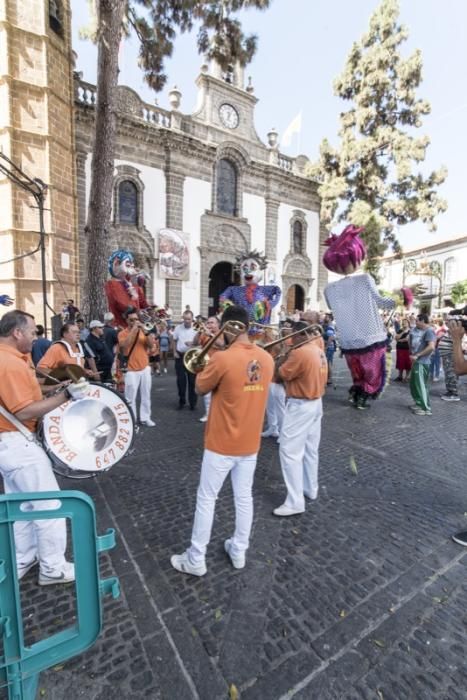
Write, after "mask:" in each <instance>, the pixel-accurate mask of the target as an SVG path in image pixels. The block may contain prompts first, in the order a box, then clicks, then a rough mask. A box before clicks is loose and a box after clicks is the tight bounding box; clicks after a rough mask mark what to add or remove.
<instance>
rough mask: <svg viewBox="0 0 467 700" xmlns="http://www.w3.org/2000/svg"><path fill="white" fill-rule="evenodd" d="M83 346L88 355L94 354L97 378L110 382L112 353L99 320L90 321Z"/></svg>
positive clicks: (106, 382)
mask: <svg viewBox="0 0 467 700" xmlns="http://www.w3.org/2000/svg"><path fill="white" fill-rule="evenodd" d="M84 347H85V349H86V350H87V351H88V353H89V354H90V355H94V360H95V363H96V368H97V371H98V373H99V380H98V381H101V382H104V383H105V384H110V383H111V382H112V365H113V361H114V356H113V353H112V352H111V351H110V350H109V348H108V346H107V344H106V342H105V339H104V324H103V323H101V322H100V321H91V323H90V324H89V335H88V337H87V338H86V340H85V342H84Z"/></svg>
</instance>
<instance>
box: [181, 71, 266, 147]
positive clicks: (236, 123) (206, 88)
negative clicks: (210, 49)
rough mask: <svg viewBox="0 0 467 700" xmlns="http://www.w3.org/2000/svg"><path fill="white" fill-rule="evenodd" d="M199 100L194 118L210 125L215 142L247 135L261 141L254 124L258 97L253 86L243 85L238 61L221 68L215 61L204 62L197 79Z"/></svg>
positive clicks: (242, 137)
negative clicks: (225, 68)
mask: <svg viewBox="0 0 467 700" xmlns="http://www.w3.org/2000/svg"><path fill="white" fill-rule="evenodd" d="M196 84H197V86H198V89H199V92H198V104H197V106H196V109H195V112H194V114H192V119H193V121H194V122H202V123H203V124H204V125H207V126H208V127H209V138H210V140H212V141H214V142H221V141H224V140H225V139H226V138H229V139H233V140H235V139H237V138H238V139H242V140H243V139H247V140H248V141H253V142H254V143H257V144H261V145H264V144H262V142H261V141H260V139H259V137H258V134H257V133H256V130H255V126H254V108H255V105H256V103H257V101H258V100H257V98H256V97H255V96H254V95H253V87H252V86H251V84H249V85H248V86H247V87H246V88H245V87H244V70H243V68H242V67H241V66H240V65H238V64H237V65H236V66H235V67H233V68H232V70H230V71H227V72H225V71H222V69H221V67H220V66H219V64H218V63H216V62H215V61H211V62H210V64H209V66H208V65H207V64H204V65H203V66H202V67H201V73H200V75H199V76H198V79H197V81H196Z"/></svg>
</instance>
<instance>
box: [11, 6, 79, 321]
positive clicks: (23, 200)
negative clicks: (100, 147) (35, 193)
mask: <svg viewBox="0 0 467 700" xmlns="http://www.w3.org/2000/svg"><path fill="white" fill-rule="evenodd" d="M72 55H73V54H72V48H71V10H70V2H69V0H0V151H1V152H3V154H4V155H5V156H7V157H8V158H9V159H10V160H11V161H12V162H13V163H14V164H15V165H16V166H17V167H19V168H20V169H21V170H22V171H23V172H24V173H25V174H26V175H27V176H28V177H29V178H31V179H32V180H34V179H38V180H40V181H42V183H45V184H46V185H47V188H48V189H47V195H46V198H45V212H44V227H43V228H44V231H45V235H44V241H45V279H46V284H45V288H46V294H47V301H48V305H49V307H50V308H49V310H48V312H47V316H48V318H47V324H46V325H47V326H48V327H49V328H50V316H51V315H52V310H51V309H54V310H55V311H56V312H57V313H58V312H59V311H60V309H61V307H62V303H63V301H64V300H65V299H68V298H72V299H74V301H75V303H76V302H78V301H79V300H78V299H77V295H78V291H77V290H78V284H77V282H78V267H77V266H78V256H77V197H76V178H75V165H74V132H73V104H74V94H73V78H72V71H73V59H72ZM2 162H3V164H5V161H2ZM0 212H1V217H0V263H4V261H5V260H8V261H9V260H12V262H7V263H6V264H0V290H1V292H2V293H7V294H9V295H10V296H11V297H13V298H14V299H15V305H14V308H18V309H22V310H24V311H27V312H29V313H32V314H34V316H35V318H36V322H37V323H44V318H43V312H42V308H43V275H42V265H41V254H40V251H39V250H38V251H37V252H33V251H34V250H35V249H36V248H38V246H39V245H40V238H41V237H40V235H39V231H40V225H39V211H38V210H37V208H35V201H34V198H33V197H32V196H31V195H30V194H28V193H27V192H25V191H24V190H22V189H21V188H20V187H18V186H17V185H16V184H15V183H13V182H12V181H11V180H10V179H9V178H8V177H6V176H5V174H4V173H2V172H1V171H0ZM44 325H45V324H44Z"/></svg>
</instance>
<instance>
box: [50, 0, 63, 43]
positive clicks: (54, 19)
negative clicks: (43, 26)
mask: <svg viewBox="0 0 467 700" xmlns="http://www.w3.org/2000/svg"><path fill="white" fill-rule="evenodd" d="M52 3H53V4H54V5H55V9H56V15H53V14H52V13H51V5H52ZM47 16H48V20H49V27H50V29H51V30H52V31H53V32H55V34H56V35H57V36H59V37H60V38H61V39H63V38H64V36H65V28H64V16H65V12H64V6H63V0H48V3H47Z"/></svg>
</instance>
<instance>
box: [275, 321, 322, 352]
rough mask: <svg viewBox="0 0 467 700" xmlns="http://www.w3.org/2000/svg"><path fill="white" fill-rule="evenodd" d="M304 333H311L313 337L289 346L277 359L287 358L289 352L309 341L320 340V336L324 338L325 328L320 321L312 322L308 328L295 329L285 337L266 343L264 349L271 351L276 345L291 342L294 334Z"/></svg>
mask: <svg viewBox="0 0 467 700" xmlns="http://www.w3.org/2000/svg"><path fill="white" fill-rule="evenodd" d="M303 333H305V334H307V333H311V338H310V337H307V338H306V340H302V342H301V343H296V344H293V345H291V346H290V347H289V348H287V349H286V350H284V351H283V352H281V353H279V354H278V355H277V356H276V357H275V359H276V360H277V359H279V357H280V358H285V357H287V355H288V354H289V352H291V351H292V350H295V349H296V348H300V347H301V346H302V345H307V343H312V342H313V341H315V340H319V339H320V338H322V334H323V328H322V326H320V325H319V323H312V324H311V325H309V326H306V328H303V329H302V330H300V331H295V332H294V333H289V335H285V336H284V337H283V338H278V339H277V340H273V341H271V342H270V343H266V344H265V345H263V350H267V351H268V352H269V351H270V350H271V349H272V348H274V347H275V346H276V345H279V343H285V342H289V340H290V339H291V338H293V337H294V336H296V335H301V334H303Z"/></svg>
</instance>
